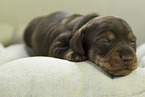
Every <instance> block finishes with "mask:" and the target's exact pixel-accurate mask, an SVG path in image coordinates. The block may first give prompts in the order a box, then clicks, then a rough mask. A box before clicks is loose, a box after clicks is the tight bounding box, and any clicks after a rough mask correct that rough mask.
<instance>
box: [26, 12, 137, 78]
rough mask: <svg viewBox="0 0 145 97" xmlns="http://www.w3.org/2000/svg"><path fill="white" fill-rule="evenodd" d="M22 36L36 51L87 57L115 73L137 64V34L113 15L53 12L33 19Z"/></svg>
mask: <svg viewBox="0 0 145 97" xmlns="http://www.w3.org/2000/svg"><path fill="white" fill-rule="evenodd" d="M24 40H25V43H26V45H27V46H28V47H29V48H31V49H32V50H33V51H34V53H35V55H43V56H52V57H56V58H62V59H66V60H70V61H83V60H90V61H92V62H94V63H96V64H98V65H99V66H100V67H101V68H102V69H103V70H105V71H107V72H108V73H109V74H111V75H114V76H125V75H128V74H129V73H131V72H132V71H133V70H135V69H136V68H137V57H136V37H135V35H134V34H133V32H132V30H131V27H130V26H129V25H128V24H127V22H126V21H125V20H123V19H121V18H119V17H116V16H99V15H98V14H96V13H92V14H88V15H85V16H83V15H79V14H74V15H70V14H68V13H64V12H56V13H53V14H51V15H48V16H43V17H38V18H36V19H34V20H33V21H32V22H31V23H30V24H29V25H28V27H27V28H26V30H25V34H24Z"/></svg>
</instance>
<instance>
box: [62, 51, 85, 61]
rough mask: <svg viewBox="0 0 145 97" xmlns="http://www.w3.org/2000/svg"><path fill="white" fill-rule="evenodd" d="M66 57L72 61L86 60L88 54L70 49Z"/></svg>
mask: <svg viewBox="0 0 145 97" xmlns="http://www.w3.org/2000/svg"><path fill="white" fill-rule="evenodd" d="M64 58H65V59H67V60H70V61H84V60H87V56H86V55H80V54H77V53H75V52H73V51H72V50H69V51H68V52H67V53H66V55H65V57H64Z"/></svg>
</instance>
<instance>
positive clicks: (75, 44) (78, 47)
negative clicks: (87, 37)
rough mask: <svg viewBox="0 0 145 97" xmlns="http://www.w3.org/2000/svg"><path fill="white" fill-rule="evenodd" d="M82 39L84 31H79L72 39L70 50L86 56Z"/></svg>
mask: <svg viewBox="0 0 145 97" xmlns="http://www.w3.org/2000/svg"><path fill="white" fill-rule="evenodd" d="M82 38H83V30H82V29H79V30H78V31H77V32H76V33H75V34H74V36H73V37H72V39H71V40H70V48H71V49H72V50H73V51H74V52H76V53H78V54H81V55H84V54H85V51H84V48H83V44H82Z"/></svg>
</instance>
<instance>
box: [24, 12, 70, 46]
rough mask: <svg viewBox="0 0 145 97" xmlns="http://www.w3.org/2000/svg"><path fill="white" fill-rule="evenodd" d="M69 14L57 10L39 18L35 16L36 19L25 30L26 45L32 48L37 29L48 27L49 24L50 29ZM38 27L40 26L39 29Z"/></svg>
mask: <svg viewBox="0 0 145 97" xmlns="http://www.w3.org/2000/svg"><path fill="white" fill-rule="evenodd" d="M68 16H69V14H67V13H65V12H55V13H52V14H50V15H48V16H43V17H38V18H35V19H34V20H32V21H31V22H30V23H29V25H28V26H27V28H26V29H25V32H24V41H25V43H26V45H27V46H28V47H30V48H32V36H33V34H34V32H35V31H37V30H42V29H44V28H45V26H46V27H47V28H48V26H49V25H50V29H51V27H52V25H57V24H58V23H59V22H60V21H61V20H63V19H64V18H66V17H68ZM42 22H43V25H41V23H42ZM48 22H49V25H48ZM38 27H39V29H38ZM41 28H42V29H41ZM37 32H39V31H37ZM40 32H41V31H40Z"/></svg>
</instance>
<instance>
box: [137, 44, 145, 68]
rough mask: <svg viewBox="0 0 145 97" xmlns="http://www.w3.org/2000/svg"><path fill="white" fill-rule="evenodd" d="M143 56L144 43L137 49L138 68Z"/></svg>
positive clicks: (144, 53)
mask: <svg viewBox="0 0 145 97" xmlns="http://www.w3.org/2000/svg"><path fill="white" fill-rule="evenodd" d="M144 56H145V43H144V44H142V45H140V46H139V47H138V48H137V57H138V62H139V66H140V65H141V64H140V63H141V61H142V58H143V57H144Z"/></svg>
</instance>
